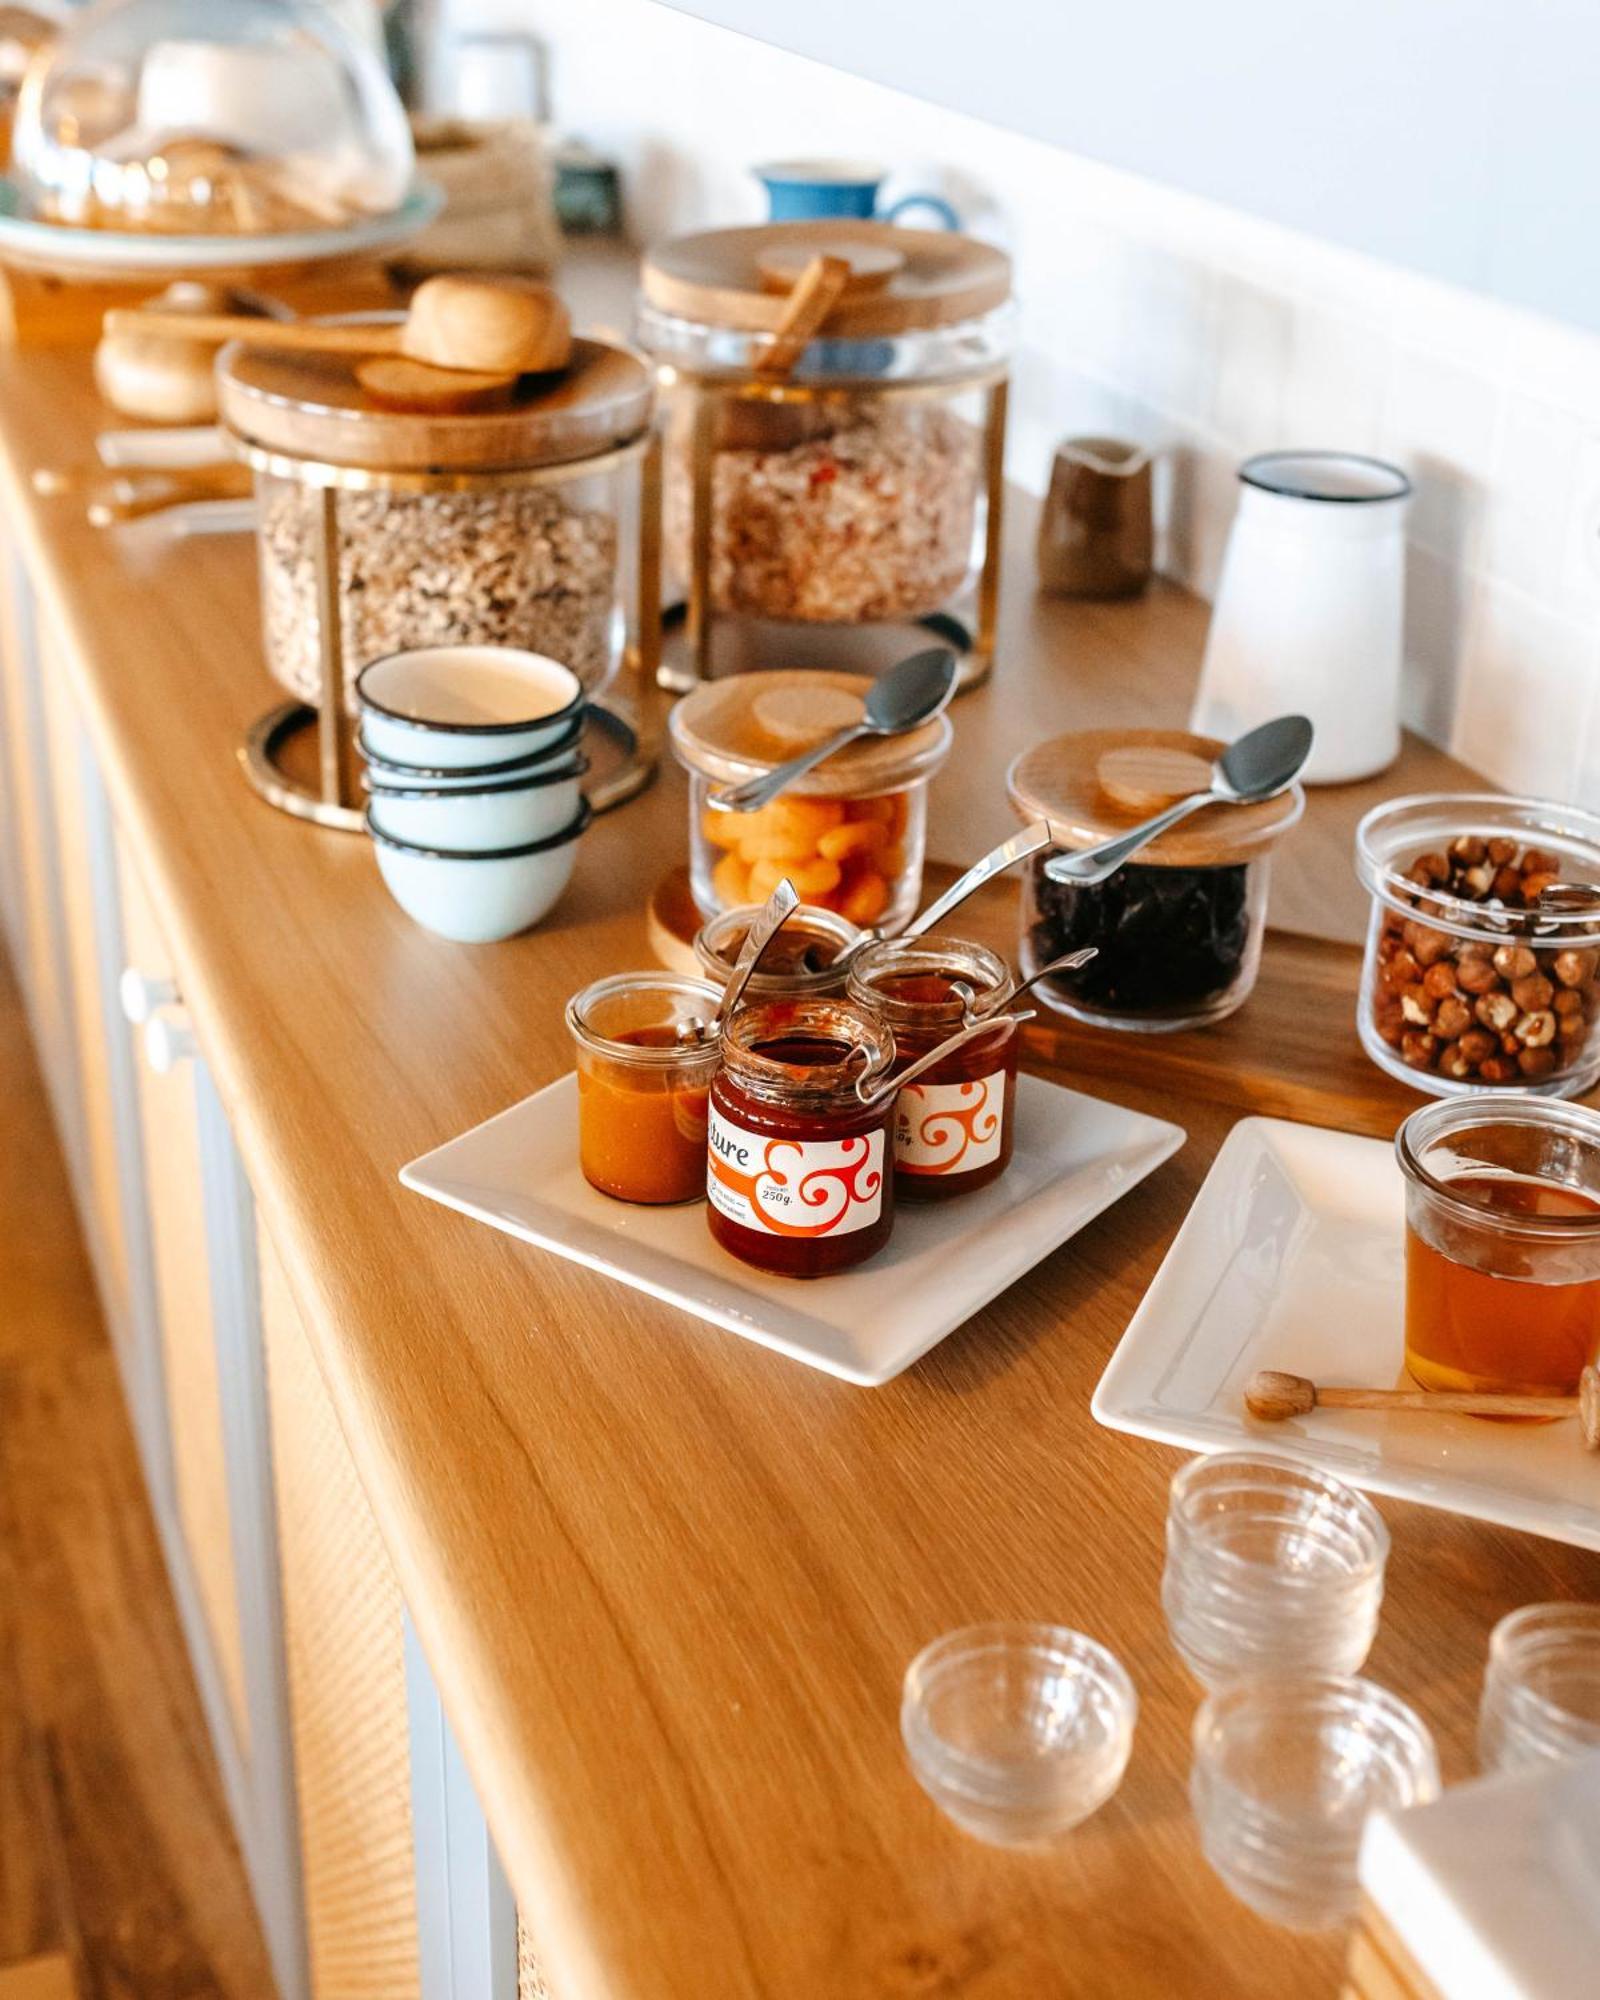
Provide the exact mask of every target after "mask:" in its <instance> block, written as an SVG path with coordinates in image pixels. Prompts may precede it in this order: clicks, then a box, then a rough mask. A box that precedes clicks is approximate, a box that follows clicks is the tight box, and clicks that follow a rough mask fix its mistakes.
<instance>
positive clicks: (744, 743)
mask: <svg viewBox="0 0 1600 2000" xmlns="http://www.w3.org/2000/svg"><path fill="white" fill-rule="evenodd" d="M870 685H871V683H870V682H869V681H868V680H867V679H866V677H865V676H864V675H860V674H839V673H827V672H824V671H822V670H820V669H819V670H816V671H812V670H809V669H805V668H791V669H779V670H774V671H772V672H769V673H758V674H734V675H730V676H729V677H728V678H727V679H725V680H720V681H714V682H712V683H710V684H709V685H707V686H705V687H701V688H697V689H696V690H695V691H694V693H692V694H690V695H686V696H685V697H684V699H683V700H682V701H680V702H679V703H678V704H677V706H676V707H675V708H674V709H673V711H672V715H671V718H670V720H669V723H668V727H669V730H670V732H671V737H672V747H673V750H674V751H675V752H676V754H677V757H678V761H679V762H680V763H681V764H682V765H683V766H684V768H685V769H686V770H687V771H688V772H689V774H690V778H689V873H690V882H691V886H692V888H693V891H694V900H695V902H696V903H697V904H698V905H699V907H700V909H701V910H702V911H703V912H704V913H705V914H706V915H707V916H711V915H715V914H717V913H718V912H720V911H722V910H726V909H732V908H735V907H737V906H739V905H741V904H745V903H761V902H765V900H766V899H767V897H768V896H770V895H771V894H772V891H773V890H774V889H775V888H776V887H777V885H778V883H779V882H780V881H781V880H783V879H784V877H786V876H787V878H788V879H789V880H790V881H791V882H792V883H793V884H794V886H795V889H796V890H797V891H798V893H799V895H800V898H801V900H802V901H803V902H806V903H811V904H814V905H816V906H817V907H818V908H821V909H824V910H831V911H833V912H834V913H835V914H836V915H838V916H842V917H845V918H848V920H849V921H850V922H851V923H852V924H854V925H856V926H857V927H858V928H860V929H862V930H865V929H867V928H869V927H876V928H878V929H880V930H885V931H894V930H898V929H899V928H900V927H901V926H902V925H904V924H906V923H908V922H909V921H910V920H911V918H912V916H913V915H915V913H916V909H917V904H918V902H919V900H920V898H921V895H922V859H923V850H924V845H925V841H926V834H927V817H928V783H929V780H930V779H931V778H932V777H933V775H934V773H935V772H936V771H937V770H938V769H939V768H940V766H941V765H942V764H943V763H944V761H945V758H946V757H947V756H948V755H949V754H950V744H951V740H952V731H951V727H950V719H949V717H948V716H945V715H938V716H935V717H934V719H933V720H932V721H931V722H928V723H925V724H924V725H923V726H922V728H920V729H915V730H912V731H911V732H910V733H909V734H907V735H905V736H894V737H883V738H878V739H872V738H866V739H863V740H862V741H860V742H858V743H853V744H851V745H850V747H849V748H848V749H846V750H841V751H840V752H839V753H838V755H837V756H834V757H830V758H828V760H827V761H826V763H823V764H819V765H818V766H817V768H816V769H815V770H814V771H809V772H807V773H806V775H805V776H804V777H803V778H802V779H800V780H799V782H798V783H797V784H795V785H793V786H791V787H790V788H789V790H788V791H786V792H784V793H782V794H781V795H780V796H779V797H778V798H776V799H774V800H773V801H772V803H771V804H770V805H767V806H763V807H762V808H761V809H760V810H759V811H757V812H746V813H736V812H722V811H719V810H718V809H717V808H715V807H714V806H712V805H711V804H710V797H711V794H712V793H713V792H714V791H716V790H717V789H718V788H719V787H721V786H724V785H733V784H738V783H739V782H740V781H741V780H743V779H746V778H754V777H759V776H760V775H761V774H762V773H763V772H764V771H770V770H772V769H773V767H774V766H775V765H777V764H781V763H783V762H784V761H785V760H786V759H787V758H790V757H796V756H799V755H800V754H801V752H802V751H805V750H809V749H810V748H812V746H813V745H815V744H817V743H820V742H821V741H822V740H823V738H824V737H827V736H831V735H832V734H833V733H834V732H835V731H836V730H838V729H841V728H843V727H845V726H847V725H848V724H849V723H852V722H854V721H857V720H858V719H859V718H860V715H861V709H862V703H863V701H864V699H865V696H866V692H867V689H868V688H869V686H870Z"/></svg>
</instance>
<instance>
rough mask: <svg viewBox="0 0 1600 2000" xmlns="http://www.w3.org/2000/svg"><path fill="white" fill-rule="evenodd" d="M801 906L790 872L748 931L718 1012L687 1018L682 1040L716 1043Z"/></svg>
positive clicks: (679, 1033) (718, 1005)
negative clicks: (767, 954)
mask: <svg viewBox="0 0 1600 2000" xmlns="http://www.w3.org/2000/svg"><path fill="white" fill-rule="evenodd" d="M799 907H800V898H799V896H798V894H797V893H796V891H795V886H794V884H793V883H792V882H791V881H790V880H789V878H788V876H787V875H786V876H785V877H784V878H783V880H782V881H781V882H780V883H779V884H778V886H777V887H776V888H775V889H774V890H773V892H772V894H771V895H770V896H769V897H768V898H767V900H766V902H765V903H764V904H763V905H762V907H761V911H760V914H759V915H758V916H757V917H756V920H755V922H754V923H753V924H752V925H751V926H750V928H749V930H747V931H746V932H745V934H744V943H743V945H742V946H741V947H740V950H739V957H738V960H737V962H736V963H735V965H734V968H733V971H732V973H731V974H730V976H729V979H728V983H727V985H726V986H724V987H723V989H722V998H721V1000H719V1001H718V1003H717V1011H716V1013H715V1014H713V1015H712V1017H711V1019H710V1021H709V1022H705V1021H685V1022H684V1023H683V1024H682V1025H681V1026H680V1028H679V1029H678V1039H679V1041H681V1042H683V1043H684V1044H685V1045H686V1046H687V1045H689V1044H691V1043H695V1042H714V1041H716V1040H717V1039H718V1037H719V1036H720V1035H721V1033H722V1024H723V1022H724V1021H726V1020H728V1019H730V1018H731V1016H732V1014H733V1011H734V1009H735V1008H736V1007H737V1006H738V1004H739V1002H740V1000H741V999H742V998H743V997H744V989H745V988H746V987H747V986H748V985H749V984H750V980H751V977H752V975H753V974H754V972H755V969H756V967H757V966H758V965H759V964H760V963H761V955H762V953H763V952H764V951H765V950H766V948H767V946H768V945H769V944H771V942H772V940H773V939H774V938H775V937H776V936H777V935H778V933H779V931H781V930H782V929H783V927H784V925H785V924H786V923H787V922H788V921H789V919H790V917H792V916H793V915H794V913H795V911H796V910H798V909H799Z"/></svg>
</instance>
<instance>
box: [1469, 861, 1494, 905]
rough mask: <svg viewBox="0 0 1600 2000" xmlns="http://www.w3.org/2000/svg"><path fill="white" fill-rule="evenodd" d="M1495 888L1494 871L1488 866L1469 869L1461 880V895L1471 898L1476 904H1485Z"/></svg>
mask: <svg viewBox="0 0 1600 2000" xmlns="http://www.w3.org/2000/svg"><path fill="white" fill-rule="evenodd" d="M1493 887H1494V870H1493V869H1492V868H1490V867H1488V866H1487V865H1486V866H1484V867H1482V868H1469V869H1468V870H1467V872H1466V874H1465V875H1463V876H1462V878H1461V893H1462V895H1464V896H1470V897H1471V898H1472V900H1473V901H1474V902H1475V903H1481V902H1483V901H1484V900H1485V899H1486V898H1487V896H1488V894H1489V891H1490V890H1491V889H1492V888H1493Z"/></svg>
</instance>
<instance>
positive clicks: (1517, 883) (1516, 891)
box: [1489, 868, 1522, 903]
mask: <svg viewBox="0 0 1600 2000" xmlns="http://www.w3.org/2000/svg"><path fill="white" fill-rule="evenodd" d="M1489 893H1490V894H1491V895H1492V896H1494V897H1496V898H1498V900H1499V901H1500V902H1502V903H1517V902H1520V901H1521V900H1522V877H1521V876H1520V875H1519V874H1518V873H1517V871H1516V869H1515V868H1501V869H1499V870H1498V871H1497V872H1496V874H1495V876H1494V877H1493V879H1492V880H1491V882H1490V884H1489Z"/></svg>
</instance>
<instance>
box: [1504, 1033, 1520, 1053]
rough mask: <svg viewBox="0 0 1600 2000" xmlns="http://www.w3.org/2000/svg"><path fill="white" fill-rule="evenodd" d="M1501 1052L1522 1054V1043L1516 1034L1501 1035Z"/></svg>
mask: <svg viewBox="0 0 1600 2000" xmlns="http://www.w3.org/2000/svg"><path fill="white" fill-rule="evenodd" d="M1500 1053H1501V1055H1503V1056H1517V1055H1521V1053H1522V1044H1521V1042H1519V1041H1518V1040H1517V1038H1516V1036H1515V1035H1513V1034H1509V1033H1508V1034H1504V1035H1502V1036H1501V1037H1500Z"/></svg>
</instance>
